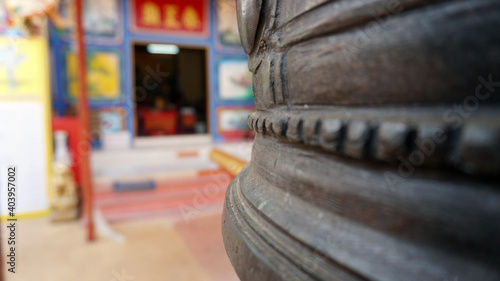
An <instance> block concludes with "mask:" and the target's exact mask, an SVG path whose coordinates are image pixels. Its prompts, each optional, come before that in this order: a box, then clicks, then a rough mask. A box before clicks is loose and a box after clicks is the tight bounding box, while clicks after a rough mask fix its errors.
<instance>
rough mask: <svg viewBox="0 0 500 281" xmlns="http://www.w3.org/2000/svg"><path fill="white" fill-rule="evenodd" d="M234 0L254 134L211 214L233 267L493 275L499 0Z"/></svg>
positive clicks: (271, 272)
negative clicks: (218, 217) (218, 211)
mask: <svg viewBox="0 0 500 281" xmlns="http://www.w3.org/2000/svg"><path fill="white" fill-rule="evenodd" d="M238 7H239V12H240V14H239V17H240V18H239V21H240V30H242V27H243V29H244V32H242V42H243V45H244V46H245V50H247V52H248V54H249V63H248V65H249V69H250V70H251V71H252V72H253V85H254V87H253V88H254V97H255V103H256V108H257V112H255V113H254V114H252V115H251V116H250V117H249V119H248V123H249V126H250V127H251V128H252V129H253V130H254V131H255V132H256V134H257V135H256V138H255V144H254V148H253V154H252V160H251V162H250V163H249V164H248V165H247V166H246V167H245V168H244V169H243V170H242V172H241V173H240V174H239V175H238V176H237V177H236V178H235V180H234V181H233V182H232V183H231V186H230V188H229V189H228V192H227V195H226V203H225V210H224V211H225V212H224V216H223V221H222V229H223V235H224V243H225V246H226V250H227V253H228V255H229V258H230V259H231V262H232V264H233V266H234V268H235V270H236V272H237V273H238V275H239V277H240V278H241V280H243V281H246V280H259V281H265V280H398V281H399V280H419V281H420V280H446V279H447V280H460V281H463V280H500V239H499V237H500V188H499V184H498V182H499V181H498V179H499V174H500V108H499V107H500V95H498V93H499V92H500V32H499V30H498V27H499V26H500V1H497V0H454V1H424V0H399V1H398V0H337V1H327V0H311V1H302V0H300V1H299V0H265V1H262V2H261V1H244V0H239V1H238ZM243 8H244V9H245V12H244V13H243V12H242V9H243ZM247 23H251V25H250V26H247ZM255 27H257V28H256V29H254V28H255ZM497 81H498V82H497Z"/></svg>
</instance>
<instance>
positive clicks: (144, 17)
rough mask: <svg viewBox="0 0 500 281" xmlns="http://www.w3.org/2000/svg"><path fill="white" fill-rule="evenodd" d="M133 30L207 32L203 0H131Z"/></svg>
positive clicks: (189, 33)
mask: <svg viewBox="0 0 500 281" xmlns="http://www.w3.org/2000/svg"><path fill="white" fill-rule="evenodd" d="M131 1H132V11H133V14H132V19H131V22H132V29H133V30H134V31H141V32H142V31H145V32H160V33H172V34H173V35H189V36H193V35H194V36H197V35H198V36H206V35H207V34H208V12H207V10H208V6H207V1H206V0H169V1H164V0H131Z"/></svg>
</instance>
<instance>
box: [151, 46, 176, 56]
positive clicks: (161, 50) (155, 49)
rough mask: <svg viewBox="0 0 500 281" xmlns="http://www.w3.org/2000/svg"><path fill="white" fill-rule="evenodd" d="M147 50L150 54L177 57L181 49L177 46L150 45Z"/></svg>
mask: <svg viewBox="0 0 500 281" xmlns="http://www.w3.org/2000/svg"><path fill="white" fill-rule="evenodd" d="M146 48H147V50H148V52H149V53H150V54H164V55H177V54H178V53H179V47H178V46H176V45H167V44H149V45H148V46H147V47H146Z"/></svg>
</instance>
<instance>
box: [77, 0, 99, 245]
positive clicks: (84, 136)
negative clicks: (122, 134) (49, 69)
mask: <svg viewBox="0 0 500 281" xmlns="http://www.w3.org/2000/svg"><path fill="white" fill-rule="evenodd" d="M82 2H83V1H82V0H76V41H77V45H78V81H79V90H80V91H79V92H80V100H79V112H78V116H79V120H80V148H83V149H82V151H79V153H78V157H80V161H81V162H80V163H81V164H80V173H81V179H82V188H83V192H82V193H83V203H84V204H83V210H84V212H85V214H86V216H87V231H88V240H89V241H92V240H94V238H95V236H94V221H93V218H92V209H93V195H92V178H91V172H90V161H89V158H90V153H91V149H92V148H91V140H90V137H91V134H90V130H89V127H90V119H89V104H88V98H87V87H86V81H87V79H86V58H85V43H84V38H83V37H84V33H83V26H82V13H83V8H82Z"/></svg>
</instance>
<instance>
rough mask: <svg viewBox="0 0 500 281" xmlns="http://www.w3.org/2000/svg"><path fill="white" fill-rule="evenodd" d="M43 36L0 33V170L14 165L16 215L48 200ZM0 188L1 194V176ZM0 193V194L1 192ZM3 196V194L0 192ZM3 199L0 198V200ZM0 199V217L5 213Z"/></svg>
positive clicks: (35, 210)
mask: <svg viewBox="0 0 500 281" xmlns="http://www.w3.org/2000/svg"><path fill="white" fill-rule="evenodd" d="M48 48H49V47H48V42H47V39H46V38H44V37H33V38H17V39H12V38H6V37H0V120H1V121H0V147H1V148H2V149H0V171H1V172H2V173H3V172H4V171H5V167H6V166H16V167H17V168H16V169H18V170H19V173H18V177H19V179H18V183H19V189H18V194H17V196H18V197H19V202H23V203H20V204H19V205H18V206H17V213H16V217H22V216H26V215H33V214H44V213H46V212H47V210H48V206H49V195H48V194H49V192H48V190H49V186H50V163H51V162H52V138H51V127H50V119H51V117H50V112H51V110H50V109H51V106H50V70H49V50H48ZM0 181H1V183H0V194H2V196H3V194H6V193H5V192H6V190H5V188H6V186H7V185H6V184H5V182H4V181H5V177H4V176H3V174H2V176H1V177H0ZM2 196H0V197H2ZM2 198H3V197H2ZM2 203H3V202H2ZM2 203H0V207H1V208H0V217H1V218H5V216H6V215H7V214H8V212H7V209H6V204H2Z"/></svg>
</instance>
